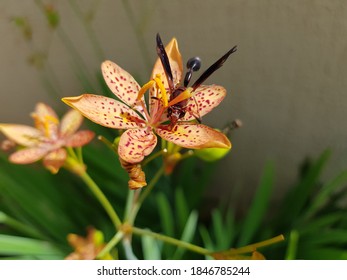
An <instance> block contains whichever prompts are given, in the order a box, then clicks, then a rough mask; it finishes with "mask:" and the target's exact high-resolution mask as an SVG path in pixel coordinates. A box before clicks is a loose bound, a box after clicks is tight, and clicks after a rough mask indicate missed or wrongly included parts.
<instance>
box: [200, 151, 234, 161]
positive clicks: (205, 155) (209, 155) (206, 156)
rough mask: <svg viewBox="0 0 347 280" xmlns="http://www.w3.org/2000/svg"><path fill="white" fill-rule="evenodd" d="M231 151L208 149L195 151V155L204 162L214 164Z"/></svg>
mask: <svg viewBox="0 0 347 280" xmlns="http://www.w3.org/2000/svg"><path fill="white" fill-rule="evenodd" d="M229 151H230V149H224V148H206V149H200V150H194V154H195V155H196V156H197V157H198V158H200V159H202V160H204V161H208V162H212V161H216V160H220V159H222V158H223V157H225V156H226V154H227V153H229Z"/></svg>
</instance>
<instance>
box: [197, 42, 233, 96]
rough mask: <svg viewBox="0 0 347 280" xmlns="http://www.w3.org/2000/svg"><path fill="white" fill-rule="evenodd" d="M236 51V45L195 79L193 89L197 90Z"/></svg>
mask: <svg viewBox="0 0 347 280" xmlns="http://www.w3.org/2000/svg"><path fill="white" fill-rule="evenodd" d="M234 52H236V46H234V47H233V48H231V49H230V50H229V51H228V52H227V53H226V54H225V55H223V56H222V57H221V58H220V59H218V60H217V61H216V62H215V63H213V64H212V65H211V66H210V67H209V68H207V70H205V72H204V73H202V74H201V76H200V77H199V78H198V79H197V80H196V81H195V83H194V84H193V85H192V88H193V91H194V90H196V89H197V88H198V87H199V86H200V85H201V84H202V83H203V82H204V81H205V80H206V79H207V78H208V77H209V76H211V74H212V73H213V72H214V71H216V70H217V69H218V68H220V67H222V65H223V63H224V62H225V61H226V60H227V59H228V57H229V55H231V54H232V53H234Z"/></svg>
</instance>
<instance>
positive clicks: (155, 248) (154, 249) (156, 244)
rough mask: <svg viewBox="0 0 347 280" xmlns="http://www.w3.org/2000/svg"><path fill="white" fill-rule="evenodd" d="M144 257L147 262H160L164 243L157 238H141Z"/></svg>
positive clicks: (146, 236)
mask: <svg viewBox="0 0 347 280" xmlns="http://www.w3.org/2000/svg"><path fill="white" fill-rule="evenodd" d="M141 241H142V250H143V257H144V259H145V260H160V259H161V248H162V245H163V244H162V242H161V241H159V240H156V239H155V238H153V237H151V236H148V235H143V236H142V237H141Z"/></svg>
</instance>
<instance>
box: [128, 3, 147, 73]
mask: <svg viewBox="0 0 347 280" xmlns="http://www.w3.org/2000/svg"><path fill="white" fill-rule="evenodd" d="M122 4H123V7H124V10H125V13H126V14H127V16H128V18H129V21H130V25H131V27H132V28H133V30H134V32H135V35H136V36H135V37H136V40H137V42H138V45H139V47H140V51H141V53H142V55H141V57H142V58H143V61H144V64H145V67H146V69H147V70H148V72H149V71H150V68H149V67H150V65H151V64H152V61H151V55H150V52H149V51H148V47H147V44H146V40H145V38H144V36H143V32H141V30H140V29H139V28H138V24H137V23H136V19H135V18H136V17H135V14H134V12H133V10H132V8H131V6H130V4H129V1H128V0H122Z"/></svg>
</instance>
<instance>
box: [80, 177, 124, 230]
mask: <svg viewBox="0 0 347 280" xmlns="http://www.w3.org/2000/svg"><path fill="white" fill-rule="evenodd" d="M79 176H80V177H81V179H82V180H83V181H84V182H85V183H86V185H87V186H88V187H89V189H90V190H91V192H92V193H93V194H94V195H95V196H96V198H97V199H98V200H99V202H100V203H101V205H102V206H103V207H104V209H105V211H106V212H107V214H108V215H109V217H110V219H111V221H112V223H113V225H114V226H115V228H116V229H118V228H119V227H120V226H121V225H122V222H121V220H120V219H119V217H118V214H117V213H116V211H115V210H114V208H113V207H112V205H111V203H110V202H109V200H108V199H107V197H106V196H105V195H104V193H103V192H102V191H101V190H100V188H99V187H98V185H97V184H96V183H95V182H94V181H93V179H92V178H91V177H90V176H89V175H88V173H87V172H84V173H82V174H79Z"/></svg>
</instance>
